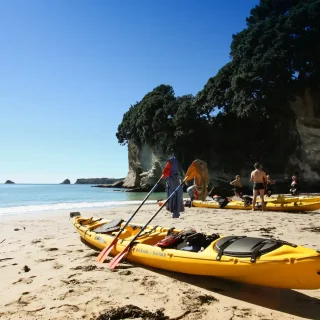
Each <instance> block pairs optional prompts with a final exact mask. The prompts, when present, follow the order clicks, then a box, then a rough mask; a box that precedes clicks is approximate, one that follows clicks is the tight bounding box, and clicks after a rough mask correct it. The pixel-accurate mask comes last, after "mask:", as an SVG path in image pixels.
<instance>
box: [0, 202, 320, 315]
mask: <svg viewBox="0 0 320 320" xmlns="http://www.w3.org/2000/svg"><path fill="white" fill-rule="evenodd" d="M136 208H137V207H136V206H127V207H117V208H112V209H107V210H106V209H99V210H97V209H88V210H61V211H55V212H42V213H34V214H30V215H25V214H22V215H7V216H5V217H4V216H1V218H0V220H1V224H0V234H1V236H0V248H1V253H2V254H1V258H0V270H1V271H2V274H3V277H2V281H1V288H2V290H0V306H1V310H0V317H1V319H10V320H15V319H18V318H19V317H21V318H22V319H26V320H29V319H30V320H31V319H45V320H49V319H50V320H51V319H54V320H62V319H91V320H94V319H97V317H98V315H99V314H101V313H102V312H104V310H109V309H111V308H118V307H124V306H128V305H133V306H137V307H139V308H141V309H143V310H149V311H150V312H155V311H156V310H158V309H161V308H164V311H163V312H164V314H165V315H166V316H168V317H169V319H172V318H175V317H180V316H181V315H184V316H183V317H182V318H181V319H182V320H200V319H201V320H202V319H223V320H228V319H231V318H233V319H238V318H246V319H301V318H304V319H319V318H320V316H319V315H320V289H318V290H281V289H272V288H267V287H256V286H250V285H246V284H240V283H230V282H228V281H224V280H222V279H216V278H210V277H198V276H190V275H186V274H180V273H174V272H169V271H164V270H159V269H152V268H147V267H144V266H140V265H133V264H130V263H122V264H121V266H120V268H118V269H117V270H116V271H114V272H112V271H110V270H108V269H107V268H106V267H105V264H100V263H98V262H96V260H95V257H96V256H97V255H98V252H96V251H94V250H92V249H90V248H88V247H87V246H85V245H84V244H83V243H82V242H81V241H80V239H79V235H78V234H77V232H76V231H75V230H74V227H73V225H72V221H71V219H70V218H69V213H70V212H71V211H79V212H80V213H81V214H82V215H83V216H88V217H91V216H93V217H104V218H106V219H110V220H113V219H116V218H122V219H124V220H127V219H128V218H129V217H130V216H131V214H132V213H133V212H134V211H135V210H136ZM158 208H159V207H158V205H156V204H151V205H146V206H143V207H142V208H141V209H140V211H139V212H138V214H137V215H136V217H135V218H134V219H133V222H135V223H137V224H139V223H141V224H144V223H145V222H146V221H147V220H148V219H149V218H150V216H151V215H152V214H153V213H154V212H155V211H156V210H157V209H158ZM319 214H320V212H319V211H317V212H313V213H302V214H301V213H298V214H297V213H295V214H290V213H282V212H281V213H278V212H259V211H256V212H251V211H238V210H223V209H204V208H195V207H192V208H185V212H183V213H181V218H180V219H172V218H171V214H170V213H168V212H167V211H166V210H165V209H163V211H161V212H160V213H159V215H158V216H157V217H156V218H155V220H154V221H153V222H152V223H151V224H152V225H162V226H165V227H176V228H189V227H195V228H196V230H197V231H198V232H208V233H219V234H223V235H231V234H233V235H244V234H245V235H248V236H257V237H266V238H267V237H275V238H280V239H283V240H286V241H289V242H293V243H296V244H298V245H303V246H306V247H309V248H314V249H320V248H319V247H320V232H319V231H318V230H320V222H319ZM312 227H313V228H314V229H312ZM14 229H19V230H17V231H14ZM3 240H5V241H3ZM2 241H3V242H2ZM108 261H110V260H107V261H106V262H108ZM24 266H27V267H28V268H30V270H28V269H27V270H28V272H26V271H25V270H23V269H24ZM138 318H139V317H138Z"/></svg>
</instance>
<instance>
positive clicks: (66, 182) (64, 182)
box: [60, 179, 71, 184]
mask: <svg viewBox="0 0 320 320" xmlns="http://www.w3.org/2000/svg"><path fill="white" fill-rule="evenodd" d="M60 184H71V182H70V180H69V179H66V180H64V181H63V182H61V183H60Z"/></svg>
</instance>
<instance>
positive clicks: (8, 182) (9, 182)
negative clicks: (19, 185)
mask: <svg viewBox="0 0 320 320" xmlns="http://www.w3.org/2000/svg"><path fill="white" fill-rule="evenodd" d="M5 184H14V182H13V181H11V180H7V181H6V182H5Z"/></svg>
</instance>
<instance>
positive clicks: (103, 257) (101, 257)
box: [97, 238, 118, 263]
mask: <svg viewBox="0 0 320 320" xmlns="http://www.w3.org/2000/svg"><path fill="white" fill-rule="evenodd" d="M117 241H118V238H114V239H113V240H112V242H111V243H110V244H109V245H108V246H107V247H106V248H104V249H103V250H102V251H101V252H100V254H99V255H98V257H97V261H98V262H101V263H103V262H104V260H106V258H107V256H108V255H109V253H110V252H111V250H112V248H113V247H114V246H115V245H116V243H117Z"/></svg>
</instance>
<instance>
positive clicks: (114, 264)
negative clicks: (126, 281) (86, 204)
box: [110, 177, 188, 268]
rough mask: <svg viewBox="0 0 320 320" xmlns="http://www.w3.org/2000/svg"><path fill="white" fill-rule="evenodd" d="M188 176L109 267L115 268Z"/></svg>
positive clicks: (185, 179)
mask: <svg viewBox="0 0 320 320" xmlns="http://www.w3.org/2000/svg"><path fill="white" fill-rule="evenodd" d="M187 179H188V177H185V178H184V179H183V181H182V182H181V183H180V185H179V186H178V187H177V188H176V189H175V190H174V191H173V192H172V193H171V194H170V196H169V198H168V199H167V200H166V201H165V202H164V203H163V204H162V206H161V207H160V208H159V209H158V211H157V212H156V213H155V214H154V215H153V216H152V217H151V218H150V219H149V221H148V222H147V223H146V224H145V225H144V226H143V227H142V228H141V229H140V231H139V232H138V233H137V234H136V236H135V237H134V238H133V239H132V240H131V241H130V243H129V244H128V245H127V247H126V248H125V249H124V250H123V251H122V252H120V253H119V255H118V256H116V257H115V258H114V260H112V261H111V262H110V267H111V268H115V266H116V265H117V264H118V262H119V261H120V260H121V259H122V257H123V256H124V254H125V252H126V251H128V250H130V247H131V246H132V244H133V242H134V241H135V240H136V239H137V238H138V237H139V236H140V235H141V233H142V232H143V231H144V229H145V228H146V227H147V226H148V225H149V224H150V222H151V221H152V220H153V219H154V218H155V217H156V216H157V214H158V213H159V212H160V211H161V210H162V208H163V207H164V206H165V205H166V204H167V202H168V201H169V200H170V199H171V198H172V197H173V196H174V194H175V193H176V192H177V191H178V189H179V188H180V187H181V186H182V185H183V184H184V183H185V182H186V181H187Z"/></svg>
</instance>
